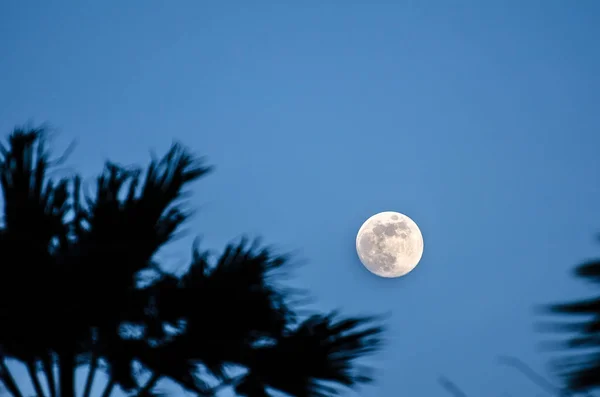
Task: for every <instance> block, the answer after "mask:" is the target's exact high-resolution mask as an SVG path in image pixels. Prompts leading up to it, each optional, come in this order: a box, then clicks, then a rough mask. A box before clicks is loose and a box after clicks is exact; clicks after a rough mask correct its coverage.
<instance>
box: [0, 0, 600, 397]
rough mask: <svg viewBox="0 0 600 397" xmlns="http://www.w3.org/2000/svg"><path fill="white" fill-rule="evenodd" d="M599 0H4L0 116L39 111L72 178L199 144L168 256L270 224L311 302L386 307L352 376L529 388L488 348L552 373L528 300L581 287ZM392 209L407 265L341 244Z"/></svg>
mask: <svg viewBox="0 0 600 397" xmlns="http://www.w3.org/2000/svg"><path fill="white" fill-rule="evenodd" d="M50 3H52V5H50ZM250 3H253V5H250ZM284 3H285V4H284ZM292 3H294V5H292ZM598 18H600V3H598V2H596V1H593V0H580V1H577V2H567V1H559V0H544V1H541V0H536V1H534V0H529V1H516V0H506V1H485V2H484V1H476V0H473V1H467V0H459V1H453V2H446V1H441V0H440V1H434V0H430V1H396V2H372V1H363V2H358V1H341V0H338V1H302V2H275V1H257V2H247V1H241V0H240V1H220V2H217V1H191V0H190V1H184V0H180V1H176V2H170V1H169V2H167V1H134V0H132V1H127V2H120V1H115V0H113V1H103V2H99V1H89V0H88V1H83V0H82V1H77V2H68V1H54V2H34V3H27V4H26V3H25V2H17V1H12V2H8V1H7V2H4V3H3V4H2V5H0V132H1V133H2V134H7V133H9V132H10V131H11V130H12V128H13V127H14V126H15V125H16V124H23V123H26V122H28V121H31V122H33V123H36V124H37V123H42V122H49V123H51V124H52V125H53V126H54V127H55V130H56V131H57V134H56V137H55V139H54V143H55V146H54V148H55V151H56V152H60V151H61V150H64V149H65V148H66V147H67V145H68V143H69V142H70V141H72V140H73V139H76V140H77V142H78V144H77V147H76V150H75V152H74V153H73V154H72V155H71V157H70V161H69V165H72V166H73V167H74V168H75V169H77V170H79V171H80V172H82V173H83V175H84V177H86V178H92V177H93V176H95V175H96V174H97V173H98V172H100V171H101V167H102V165H103V162H104V160H105V159H107V158H110V159H112V160H117V161H121V162H124V163H144V164H145V163H146V162H147V161H148V160H149V158H150V157H149V151H150V150H151V149H152V150H155V151H156V152H157V153H164V152H165V151H166V150H167V149H168V147H169V145H170V144H171V142H172V141H173V140H174V139H177V140H180V141H182V142H183V143H184V144H186V145H188V146H190V147H191V148H192V149H193V150H194V151H195V152H196V153H198V154H201V155H205V156H206V157H207V159H208V161H209V162H210V163H211V164H214V165H215V166H216V170H215V172H214V173H213V174H211V175H210V176H208V177H207V178H206V179H204V180H201V181H200V182H199V183H197V184H196V185H194V189H193V191H194V193H195V195H194V196H193V201H192V204H193V206H194V207H195V208H197V209H198V210H199V212H198V214H197V215H196V216H195V217H194V218H193V219H192V220H191V221H190V222H189V223H188V225H187V227H188V229H189V231H190V235H189V237H187V238H185V239H182V240H180V241H178V242H176V243H174V244H172V245H171V246H170V247H169V249H168V250H167V251H168V252H166V253H165V254H164V255H163V259H164V261H165V263H167V264H170V265H171V266H173V267H177V266H183V265H185V263H186V262H187V259H188V258H189V253H190V245H191V241H192V239H193V237H194V236H195V235H199V234H202V235H203V236H204V246H206V247H211V248H214V249H221V248H222V247H223V246H224V245H225V244H226V243H227V242H228V241H231V240H232V239H234V238H236V237H239V236H240V235H242V234H243V233H247V234H249V235H250V236H262V237H263V238H264V241H265V243H268V244H274V245H275V246H276V247H278V248H279V249H280V250H281V251H294V252H296V253H297V257H296V259H297V260H298V261H303V262H305V264H304V266H302V267H300V268H299V269H298V270H297V271H296V272H295V278H293V283H294V284H297V285H301V286H305V287H308V288H310V289H311V291H312V292H313V296H314V297H315V298H316V299H317V301H316V304H315V305H314V307H315V308H317V309H320V310H329V309H334V308H340V309H342V310H343V312H344V313H347V314H366V313H390V318H389V320H388V324H389V327H390V329H389V332H388V339H389V343H388V345H387V347H386V348H385V350H384V351H383V352H381V353H380V354H378V355H376V356H374V357H373V359H371V360H369V361H371V362H373V363H374V364H375V365H376V366H377V368H379V371H378V376H377V382H376V383H375V384H374V385H372V386H368V387H365V388H363V389H362V390H360V391H359V393H352V392H349V393H347V395H348V396H357V395H361V396H365V397H381V396H383V397H387V396H390V397H392V396H394V397H396V396H415V395H419V396H445V395H447V394H446V392H445V391H444V390H443V389H442V388H441V387H440V386H439V384H438V383H437V378H438V376H440V375H445V376H447V377H448V378H450V379H452V380H453V381H454V382H456V383H457V384H459V385H460V386H461V387H462V388H463V389H464V390H465V391H466V392H467V393H468V394H469V395H471V396H476V395H487V396H493V397H501V396H514V397H517V396H526V395H527V396H541V395H542V393H541V391H539V390H538V389H537V388H536V387H535V386H533V385H531V384H530V383H529V381H528V380H527V379H525V378H524V377H523V376H522V375H521V374H519V373H518V372H515V371H514V370H512V369H510V368H505V367H502V366H499V365H498V364H497V362H496V358H497V356H498V355H503V354H508V355H515V356H518V357H520V358H521V359H523V360H524V361H526V362H527V363H529V364H531V365H532V366H533V367H534V368H536V369H537V370H539V371H543V372H544V373H547V372H546V369H547V367H546V363H547V361H548V358H549V356H548V354H547V353H544V352H541V351H539V343H540V342H541V341H542V340H543V339H544V337H543V336H542V335H539V334H538V333H536V332H535V331H534V329H533V322H534V318H533V313H532V311H533V306H534V305H536V304H540V303H546V302H549V301H554V300H564V299H570V298H574V297H581V296H585V295H586V294H587V293H589V291H590V290H589V289H588V287H587V286H586V285H584V284H580V283H579V282H576V281H575V280H574V279H572V278H571V276H570V274H569V271H570V269H571V267H572V266H573V265H575V264H577V263H579V262H581V261H582V260H584V259H588V258H590V257H593V256H597V255H598V254H599V253H600V250H599V249H598V248H600V247H599V246H598V245H597V244H596V243H595V241H594V235H595V234H596V233H597V232H599V231H600V206H599V203H600V184H598V181H597V179H596V178H597V177H598V172H599V171H600V156H598V147H599V144H600V116H599V113H598V105H600V72H599V71H600V53H599V50H598V46H597V41H598V38H599V37H600V25H598V23H597V21H598ZM384 210H393V211H399V212H403V213H405V214H407V215H409V216H410V217H411V218H412V219H414V220H415V221H416V222H417V223H418V224H419V226H420V228H421V230H422V232H423V235H424V238H425V253H424V255H423V259H422V261H421V263H420V265H419V266H418V267H417V269H416V270H415V271H414V272H412V273H411V274H410V275H409V276H407V277H405V278H402V279H395V280H389V279H379V278H377V277H375V276H373V275H371V274H370V273H369V272H367V271H366V270H365V269H364V268H363V267H362V266H361V265H360V263H359V262H358V259H357V256H356V253H355V250H354V238H355V235H356V232H357V231H358V228H359V227H360V225H361V224H362V222H363V221H364V220H366V219H367V218H368V217H369V216H370V215H373V214H374V213H377V212H379V211H384ZM18 371H19V372H18V373H19V377H21V376H22V375H23V372H22V371H21V369H18ZM101 386H102V385H98V387H101ZM166 387H167V388H168V387H169V386H168V385H166Z"/></svg>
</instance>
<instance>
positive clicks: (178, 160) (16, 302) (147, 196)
mask: <svg viewBox="0 0 600 397" xmlns="http://www.w3.org/2000/svg"><path fill="white" fill-rule="evenodd" d="M44 136H45V134H44V130H43V129H30V130H24V129H16V130H15V131H14V132H13V133H12V134H11V135H10V137H9V139H8V145H7V146H1V147H0V154H1V158H0V184H1V186H2V194H3V199H4V219H3V224H2V225H1V227H0V250H1V252H2V254H3V256H2V262H1V271H2V273H1V274H2V276H1V277H0V324H2V327H0V380H2V382H3V383H4V385H5V387H6V389H7V390H8V391H9V392H10V393H11V395H13V396H16V397H21V396H22V393H21V391H20V390H19V387H18V385H17V384H16V382H15V380H14V379H13V377H12V376H11V373H10V370H9V368H8V366H7V365H6V361H5V360H6V359H7V358H14V359H17V360H19V361H21V362H22V363H24V364H25V365H26V367H27V369H28V371H29V375H30V377H31V380H32V383H33V385H34V387H35V391H36V394H37V395H39V396H45V395H46V394H49V396H50V397H56V396H63V397H73V396H74V395H75V390H74V381H75V379H74V378H75V370H76V369H77V368H78V367H79V366H81V365H87V366H88V368H89V372H88V375H87V379H86V381H85V388H84V394H83V395H84V396H86V397H87V396H89V395H90V393H91V386H92V382H93V380H94V376H95V374H96V372H97V371H99V370H102V371H105V372H106V373H107V374H108V376H109V379H110V380H109V382H108V384H107V385H106V388H105V390H104V392H103V394H102V396H103V397H107V396H109V395H110V394H111V392H112V391H113V390H114V388H115V387H117V386H118V387H120V388H121V389H123V390H124V391H126V392H128V393H130V394H131V395H137V396H152V395H157V394H155V393H154V388H155V386H156V385H157V383H158V382H159V381H160V380H162V379H170V380H171V381H173V382H175V383H177V384H179V385H180V386H182V387H183V388H184V389H185V390H187V391H190V392H193V393H195V394H196V395H199V396H209V395H214V393H215V392H216V391H217V390H218V389H219V387H222V386H226V385H229V386H232V387H234V389H235V391H236V393H237V394H238V395H244V396H249V397H256V396H268V395H270V394H269V390H270V389H276V390H279V391H283V392H286V393H288V394H290V395H294V396H302V397H310V396H315V397H317V396H318V397H320V396H331V395H334V394H335V393H336V391H337V390H338V389H339V388H340V387H349V388H352V387H355V386H357V385H359V384H362V383H366V382H369V381H371V378H370V377H369V375H368V371H367V370H368V368H365V367H362V366H359V365H357V364H356V363H355V360H356V359H357V358H359V357H361V356H363V355H365V354H368V353H371V352H373V351H374V350H376V349H377V348H378V347H379V346H380V344H381V333H382V328H381V326H378V325H376V324H375V320H376V319H375V318H371V317H369V318H367V317H365V318H340V317H339V316H338V315H337V314H336V313H331V314H314V315H312V316H309V317H308V318H300V316H299V315H298V314H297V313H298V312H297V311H296V310H295V308H294V307H292V304H291V303H290V302H291V298H292V292H291V291H290V290H288V289H285V288H282V287H281V286H278V285H277V283H276V280H275V277H274V276H276V275H277V273H278V272H279V273H280V270H285V268H286V266H287V265H288V263H289V258H287V257H285V256H278V255H275V254H273V252H272V251H271V250H270V249H268V248H265V247H261V246H260V245H259V244H258V243H257V242H255V243H253V244H250V243H249V242H248V241H246V240H242V241H241V242H239V243H235V244H233V243H232V244H230V245H229V246H227V247H226V249H225V250H224V252H223V253H222V254H221V255H220V256H219V257H218V258H216V260H213V257H212V256H211V255H210V254H209V251H207V250H201V249H200V248H199V246H198V244H195V245H194V247H193V249H192V260H191V264H190V266H189V267H188V268H187V270H186V272H185V274H183V275H181V276H176V275H174V274H169V273H166V272H165V271H164V270H162V269H161V266H160V264H159V263H158V262H157V260H156V256H155V254H156V253H157V251H158V250H159V249H160V248H161V247H163V246H164V245H165V244H167V243H168V242H170V241H172V240H173V238H175V237H176V236H177V233H178V231H179V230H180V226H181V225H182V223H183V222H184V221H185V220H186V219H188V217H189V216H190V214H191V212H190V211H189V209H187V202H186V201H185V200H183V197H184V193H185V188H186V187H187V186H188V185H189V183H191V182H193V181H196V180H197V179H199V178H200V177H203V176H205V175H206V174H207V173H209V172H210V171H211V168H210V167H208V166H206V165H204V163H203V162H202V161H201V159H198V158H196V157H194V156H193V155H191V154H190V152H189V151H187V150H186V149H185V148H184V147H182V146H181V145H179V144H175V145H173V146H172V148H171V149H170V150H169V151H168V153H167V154H166V155H165V156H164V157H163V158H162V159H155V160H153V161H152V162H151V163H150V165H149V166H148V167H147V169H146V170H145V172H144V170H142V169H136V168H134V169H130V168H126V167H123V166H120V165H118V164H115V163H111V162H107V163H106V165H105V168H104V171H103V172H102V173H101V175H100V176H99V177H98V178H97V179H96V184H95V191H94V192H93V193H92V194H87V195H84V194H83V193H82V189H81V178H80V177H79V176H74V177H70V178H62V179H58V180H53V179H51V178H49V177H48V171H49V169H50V166H51V164H52V162H51V161H50V158H49V152H48V151H47V149H46V146H45V141H44ZM143 273H144V274H148V273H149V274H150V275H151V280H150V281H149V282H146V283H141V282H140V276H141V275H142V274H143ZM136 365H141V366H142V368H143V369H144V370H145V372H147V373H149V374H150V375H149V376H148V377H149V380H148V381H146V382H145V383H144V384H140V376H139V373H138V371H137V370H136ZM56 367H58V371H57V372H58V377H57V379H55V371H53V369H54V368H56ZM234 369H237V370H238V371H237V374H236V375H235V376H234V375H232V371H233V370H234ZM233 372H236V371H233ZM40 374H43V375H44V377H45V381H46V382H44V383H46V385H47V387H46V389H45V388H44V387H43V385H42V380H43V379H42V378H40V377H38V376H39V375H40ZM45 390H48V392H47V393H44V391H45Z"/></svg>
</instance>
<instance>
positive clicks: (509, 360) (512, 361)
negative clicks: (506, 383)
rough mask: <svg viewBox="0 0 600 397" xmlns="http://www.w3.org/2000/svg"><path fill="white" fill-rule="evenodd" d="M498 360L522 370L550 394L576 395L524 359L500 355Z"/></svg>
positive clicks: (566, 396) (588, 396)
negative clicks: (536, 370)
mask: <svg viewBox="0 0 600 397" xmlns="http://www.w3.org/2000/svg"><path fill="white" fill-rule="evenodd" d="M498 362H499V363H500V364H503V365H506V366H509V367H513V368H515V369H516V370H518V371H519V372H521V373H522V374H523V375H525V376H526V377H527V378H529V380H530V381H532V382H533V383H535V384H536V385H538V386H539V387H540V388H542V389H544V390H545V391H546V392H548V393H550V394H556V395H559V396H564V397H570V396H574V395H575V394H576V393H573V392H571V391H570V390H568V389H566V388H560V387H558V386H555V385H553V384H552V383H550V381H548V380H547V379H546V378H544V377H543V376H542V375H540V374H538V373H537V372H535V371H534V370H533V368H531V367H530V366H529V365H527V364H525V363H524V362H523V361H522V360H520V359H518V358H516V357H511V356H500V357H498ZM583 395H584V396H587V397H594V395H593V394H590V393H583Z"/></svg>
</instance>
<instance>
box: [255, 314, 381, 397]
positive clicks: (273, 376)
mask: <svg viewBox="0 0 600 397" xmlns="http://www.w3.org/2000/svg"><path fill="white" fill-rule="evenodd" d="M336 317H337V315H336V313H332V314H330V315H327V316H322V315H315V316H312V317H310V318H309V319H307V320H305V321H304V322H302V323H301V324H300V325H299V326H298V327H296V328H295V329H293V330H290V331H288V332H287V333H286V335H285V336H283V337H282V338H281V339H280V340H278V341H277V343H276V344H273V345H266V346H262V347H259V348H257V349H256V351H255V354H254V355H253V356H252V361H251V363H250V364H249V365H248V368H249V371H250V372H249V375H248V382H250V383H252V381H254V382H257V381H260V384H262V387H263V388H266V387H272V388H275V389H278V390H280V391H283V392H285V393H288V394H290V395H293V396H298V397H325V396H332V395H334V394H335V393H336V390H337V388H336V387H333V386H331V385H341V386H346V387H355V386H357V385H358V384H363V383H369V382H371V381H372V380H373V379H372V377H371V375H370V373H369V372H370V371H369V369H368V368H367V367H365V366H359V365H357V364H356V363H355V362H354V361H355V360H356V359H357V358H359V357H362V356H364V355H365V354H369V353H372V352H374V351H376V350H377V349H379V348H380V347H381V343H382V339H381V334H382V331H383V328H382V327H380V326H376V325H373V320H374V318H368V317H365V318H349V319H341V320H336ZM248 382H246V383H248ZM244 387H249V385H246V386H244ZM253 387H255V388H256V387H258V384H255V385H254V386H253Z"/></svg>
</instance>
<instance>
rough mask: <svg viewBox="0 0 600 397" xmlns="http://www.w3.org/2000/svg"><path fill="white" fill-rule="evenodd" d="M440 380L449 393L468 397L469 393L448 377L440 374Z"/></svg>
mask: <svg viewBox="0 0 600 397" xmlns="http://www.w3.org/2000/svg"><path fill="white" fill-rule="evenodd" d="M438 382H439V384H440V385H441V386H442V387H443V388H444V389H446V391H447V392H448V393H450V394H452V395H453V396H454V397H467V394H466V393H465V392H463V391H462V390H461V389H460V388H459V387H458V386H457V385H456V384H455V383H454V382H452V381H451V380H449V379H448V378H446V377H444V376H440V377H439V379H438Z"/></svg>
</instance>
